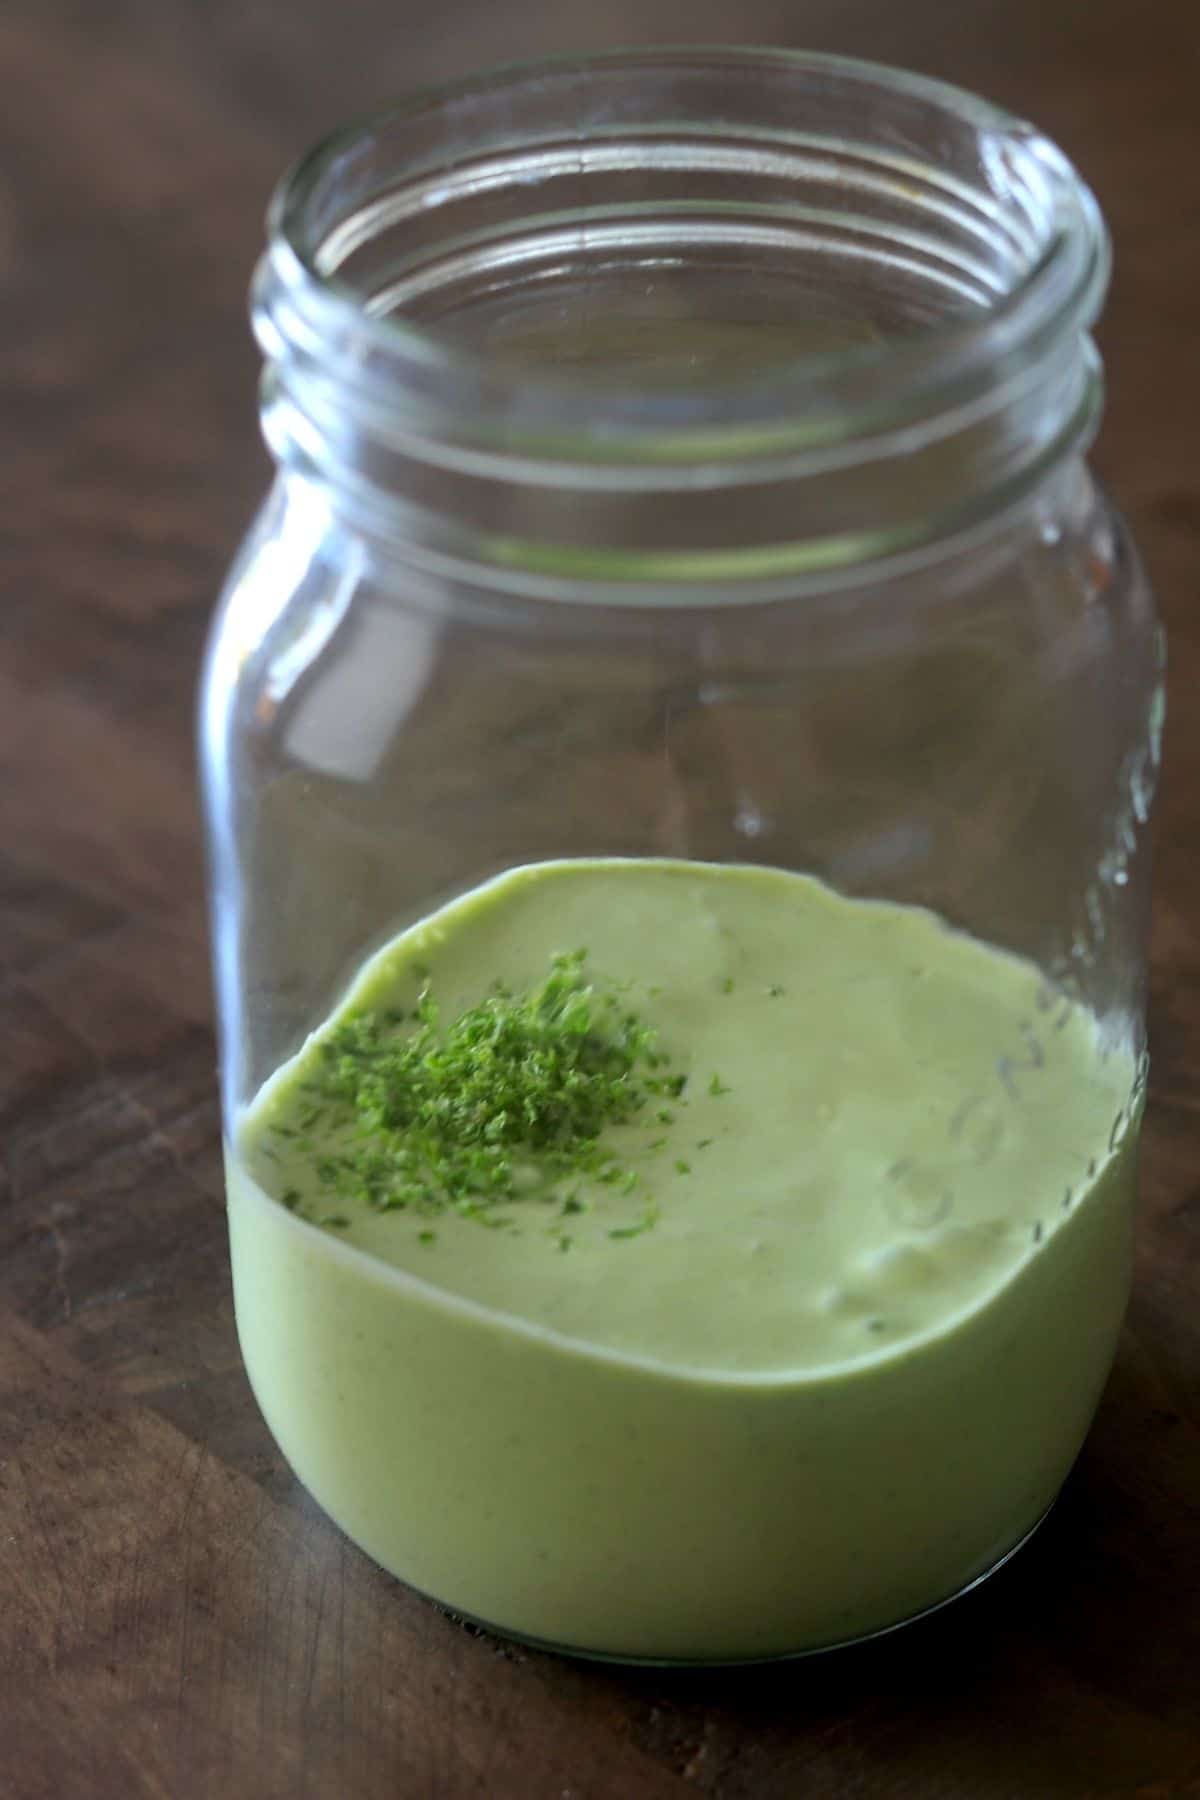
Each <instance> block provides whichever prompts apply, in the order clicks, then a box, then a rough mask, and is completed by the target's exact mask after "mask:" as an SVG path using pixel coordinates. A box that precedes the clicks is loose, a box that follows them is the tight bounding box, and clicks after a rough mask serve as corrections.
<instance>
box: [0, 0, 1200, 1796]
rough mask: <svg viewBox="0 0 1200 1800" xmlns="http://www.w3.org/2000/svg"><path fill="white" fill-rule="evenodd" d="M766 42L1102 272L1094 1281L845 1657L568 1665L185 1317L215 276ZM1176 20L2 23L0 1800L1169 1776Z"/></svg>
mask: <svg viewBox="0 0 1200 1800" xmlns="http://www.w3.org/2000/svg"><path fill="white" fill-rule="evenodd" d="M684 34H686V35H688V36H691V37H700V38H721V37H739V38H743V39H746V38H748V39H758V40H775V41H779V42H792V43H798V42H804V41H807V42H808V43H810V44H813V45H817V46H820V47H825V48H840V49H843V50H847V51H852V52H857V53H863V54H873V55H877V56H881V57H884V58H889V59H892V60H898V61H904V62H908V63H910V64H913V65H917V66H923V67H925V68H927V69H929V70H930V71H933V72H936V73H941V74H945V75H949V76H951V77H953V78H956V79H959V80H962V81H965V82H967V83H969V84H971V85H974V86H977V87H981V88H984V89H986V90H988V91H989V92H991V93H992V94H993V95H994V96H995V97H996V98H998V99H1000V100H1002V101H1004V102H1006V103H1008V104H1009V105H1011V106H1013V107H1015V108H1016V109H1018V110H1020V111H1023V112H1026V113H1029V114H1031V115H1033V116H1035V117H1036V118H1037V119H1038V120H1039V122H1040V123H1042V124H1043V125H1044V126H1045V127H1047V128H1048V129H1049V130H1050V131H1051V132H1052V133H1053V134H1054V135H1056V136H1057V137H1059V139H1060V140H1061V141H1063V142H1064V143H1065V145H1066V146H1067V147H1068V149H1069V150H1070V151H1071V152H1072V153H1073V154H1074V156H1075V157H1076V158H1077V160H1078V161H1079V162H1080V163H1081V164H1082V166H1083V167H1084V169H1085V170H1086V171H1087V173H1088V174H1089V176H1090V177H1091V179H1092V180H1093V182H1094V184H1095V185H1096V187H1097V188H1098V189H1099V191H1100V193H1101V195H1102V198H1103V200H1104V203H1105V206H1106V209H1107V212H1108V215H1109V218H1110V220H1111V222H1112V225H1113V229H1114V234H1115V239H1116V245H1117V253H1118V275H1117V281H1116V286H1115V290H1114V294H1113V299H1112V302H1111V305H1110V307H1109V311H1108V315H1107V321H1106V324H1105V327H1104V331H1103V338H1104V346H1105V350H1106V352H1107V356H1108V359H1109V364H1110V371H1111V406H1110V412H1109V419H1108V424H1107V427H1106V431H1105V435H1104V438H1103V441H1102V445H1101V450H1100V457H1099V461H1100V466H1101V468H1102V470H1103V472H1104V474H1105V476H1106V477H1107V478H1108V479H1109V481H1110V482H1111V483H1112V485H1113V486H1114V487H1115V489H1116V490H1117V492H1118V494H1119V495H1120V496H1121V498H1122V499H1123V501H1124V503H1125V506H1126V508H1127V511H1128V512H1129V514H1130V515H1131V518H1132V520H1133V523H1134V526H1135V528H1136V530H1137V532H1138V534H1139V536H1140V538H1141V541H1142V543H1143V545H1144V548H1145V550H1146V552H1147V555H1148V558H1149V561H1150V564H1151V568H1152V571H1153V574H1154V576H1155V579H1156V581H1157V584H1158V587H1159V591H1160V595H1161V599H1162V604H1163V610H1164V612H1165V615H1166V619H1167V623H1168V628H1169V631H1170V634H1171V653H1172V665H1171V704H1172V718H1171V724H1170V730H1169V737H1168V760H1167V774H1166V780H1165V785H1164V789H1163V793H1162V797H1161V803H1160V809H1159V814H1158V850H1159V860H1158V888H1157V913H1156V927H1155V940H1154V1015H1153V1024H1152V1029H1153V1040H1154V1049H1155V1064H1154V1078H1153V1083H1152V1096H1153V1097H1152V1103H1151V1106H1150V1112H1149V1117H1148V1120H1147V1125H1146V1139H1145V1141H1146V1152H1145V1161H1144V1169H1145V1174H1144V1186H1143V1195H1144V1200H1143V1209H1142V1214H1141V1224H1140V1235H1139V1253H1138V1266H1137V1284H1136V1293H1135V1298H1134V1302H1133V1306H1132V1309H1131V1312H1130V1317H1129V1324H1128V1329H1127V1331H1126V1333H1125V1337H1124V1340H1123V1343H1122V1347H1121V1352H1120V1356H1119V1359H1118V1363H1117V1367H1116V1370H1115V1373H1114V1375H1113V1378H1112V1382H1111V1384H1110V1387H1109V1390H1108V1393H1107V1396H1106V1398H1105V1401H1104V1404H1103V1407H1102V1410H1101V1413H1100V1417H1099V1420H1098V1422H1097V1425H1096V1428H1095V1431H1094V1433H1093V1435H1092V1438H1091V1440H1090V1443H1089V1446H1088V1448H1087V1451H1086V1453H1085V1455H1084V1457H1083V1459H1082V1462H1081V1464H1080V1466H1079V1468H1078V1470H1077V1472H1076V1474H1075V1476H1074V1477H1073V1478H1072V1480H1071V1482H1070V1485H1069V1487H1068V1490H1067V1493H1066V1495H1065V1497H1064V1499H1063V1501H1062V1502H1061V1504H1060V1506H1059V1508H1058V1510H1057V1512H1056V1513H1055V1515H1054V1517H1053V1519H1052V1521H1051V1523H1050V1524H1049V1525H1048V1526H1047V1527H1046V1529H1045V1530H1044V1531H1043V1532H1042V1534H1041V1535H1040V1537H1039V1538H1038V1539H1037V1541H1036V1542H1035V1544H1034V1545H1033V1546H1032V1547H1031V1548H1030V1549H1029V1550H1028V1551H1027V1552H1026V1553H1025V1554H1024V1555H1022V1556H1021V1557H1020V1558H1019V1559H1018V1560H1017V1562H1016V1563H1015V1564H1014V1565H1012V1566H1011V1568H1010V1569H1009V1570H1007V1571H1006V1572H1005V1573H1004V1574H1003V1575H1002V1576H1000V1577H998V1578H997V1579H996V1580H995V1581H994V1582H993V1583H991V1584H990V1585H989V1586H988V1587H987V1588H985V1589H984V1590H983V1591H982V1592H981V1593H980V1594H979V1595H978V1596H977V1597H974V1598H972V1599H970V1600H969V1601H967V1602H964V1603H963V1604H962V1605H960V1606H959V1607H957V1608H954V1609H952V1610H951V1611H950V1612H948V1613H946V1614H944V1615H942V1616H941V1617H940V1618H938V1619H936V1620H935V1621H932V1622H930V1623H929V1624H927V1625H925V1626H922V1627H919V1628H915V1629H913V1630H912V1631H910V1632H908V1633H906V1634H903V1635H902V1636H901V1637H900V1638H899V1639H895V1640H891V1641H888V1642H885V1643H883V1644H880V1645H878V1646H876V1647H873V1648H869V1649H866V1650H861V1651H857V1652H849V1653H844V1654H842V1655H839V1656H836V1657H833V1658H827V1659H824V1660H820V1661H817V1662H810V1663H802V1664H797V1665H791V1666H783V1667H777V1668H775V1669H772V1670H769V1671H765V1672H764V1671H761V1670H760V1671H757V1672H745V1673H738V1674H728V1673H726V1674H711V1675H703V1676H695V1675H691V1676H687V1677H684V1676H679V1675H670V1674H652V1673H640V1674H629V1673H623V1672H619V1671H615V1670H604V1669H589V1668H586V1667H582V1666H576V1665H572V1664H570V1663H567V1662H562V1661H557V1660H555V1659H553V1658H548V1657H544V1656H540V1655H536V1654H533V1653H528V1652H525V1651H519V1650H514V1649H511V1648H506V1647H503V1646H501V1645H499V1644H498V1643H495V1642H493V1641H491V1640H489V1639H487V1638H485V1637H482V1636H479V1635H476V1634H473V1633H471V1632H469V1631H467V1630H465V1629H463V1628H462V1627H460V1626H458V1625H456V1624H454V1623H452V1622H451V1621H449V1620H448V1619H446V1618H444V1617H442V1616H441V1615H440V1614H439V1613H437V1612H436V1611H435V1610H434V1609H433V1608H432V1607H430V1606H429V1605H427V1604H425V1603H424V1602H422V1601H421V1600H419V1599H417V1598H415V1597H414V1596H413V1595H411V1594H409V1593H407V1592H406V1591H405V1590H404V1589H402V1588H401V1587H399V1586H398V1585H397V1584H396V1583H395V1582H393V1581H391V1580H389V1579H387V1578H386V1577H385V1576H383V1575H382V1574H380V1573H379V1571H378V1570H377V1569H375V1568H374V1567H373V1566H372V1565H371V1564H369V1563H368V1562H367V1561H366V1560H365V1558H363V1557H362V1556H361V1555H359V1554H358V1553H357V1552H356V1551H355V1550H353V1549H352V1548H351V1547H350V1546H349V1545H348V1544H346V1543H345V1542H344V1541H343V1540H342V1538H341V1537H340V1536H339V1534H338V1533H337V1532H336V1531H335V1530H334V1528H333V1527H332V1526H331V1525H330V1524H328V1523H327V1522H326V1521H325V1520H324V1519H323V1518H322V1517H321V1516H320V1515H319V1514H318V1512H317V1511H316V1509H315V1508H314V1507H313V1506H312V1505H311V1503H310V1502H309V1501H308V1500H307V1499H306V1498H305V1496H304V1495H303V1493H302V1492H301V1491H300V1490H299V1488H298V1487H297V1486H296V1484H295V1482H294V1480H293V1479H292V1478H291V1476H290V1475H289V1474H288V1472H287V1470H286V1469H285V1468H284V1466H283V1465H282V1462H281V1460H280V1458H279V1456H278V1454H277V1452H276V1451H275V1449H274V1448H273V1446H272V1444H271V1442H270V1440H269V1438H268V1436H267V1434H266V1431H265V1428H264V1427H263V1425H262V1423H261V1421H260V1419H259V1417H258V1414H257V1412H256V1410H255V1408H254V1405H253V1402H252V1400H251V1398H250V1395H249V1391H248V1389H247V1387H246V1383H245V1380H244V1377H243V1374H242V1371H241V1366H240V1363H239V1358H238V1352H237V1346H236V1342H235V1338H234V1331H233V1322H232V1314H231V1306H230V1297H229V1284H228V1274H227V1267H226V1252H225V1227H224V1217H223V1210H222V1189H221V1175H220V1167H219V1161H218V1149H217V1118H216V1110H215V1099H214V1066H213V1048H212V1038H211V1030H210V1022H209V990H208V971H207V949H206V944H205V938H204V917H203V904H202V893H201V873H200V858H199V849H198V834H197V824H196V817H195V810H194V799H193V788H194V778H193V765H192V747H191V709H192V695H193V687H194V681H195V674H196V666H197V658H198V654H199V649H200V644H201V639H202V634H203V631H204V626H205V619H206V613H207V610H208V607H209V605H210V603H211V600H212V596H213V594H214V592H215V590H216V587H217V585H218V582H219V579H220V574H221V570H222V567H223V564H224V563H225V561H226V560H227V558H228V556H229V554H230V552H231V550H232V549H233V546H234V544H235V541H236V539H237V537H238V535H239V533H240V530H241V528H242V526H243V523H244V522H245V521H246V519H247V518H248V516H249V515H250V513H251V511H252V510H253V508H254V506H255V504H256V500H257V497H258V494H259V492H260V490H261V488H262V485H263V482H264V477H265V461H264V457H263V454H262V452H261V450H260V449H259V447H258V442H257V435H256V428H255V418H254V381H255V361H254V356H253V353H252V349H251V346H250V342H249V338H248V334H247V331H246V329H245V326H244V322H243V295H244V289H245V284H246V279H247V275H248V271H249V268H250V264H251V261H252V259H253V257H254V255H255V253H256V250H257V247H258V243H259V236H260V219H261V213H262V207H263V203H264V199H265V196H266V193H267V190H268V187H269V185H270V183H271V181H272V180H273V178H274V177H275V175H276V174H277V172H278V171H279V170H280V169H281V167H282V166H283V164H284V163H285V162H286V161H287V160H288V159H289V158H290V157H291V156H292V154H294V153H295V152H296V151H297V150H298V149H300V148H301V147H302V146H303V145H304V144H305V143H306V142H307V141H308V140H309V139H310V138H311V137H313V136H314V135H315V134H316V133H317V132H318V131H319V130H321V129H323V128H324V127H325V126H327V125H328V124H330V123H332V122H333V121H334V120H336V119H337V118H338V117H340V116H341V115H343V114H346V113H348V112H352V111H353V110H355V109H357V108H359V107H361V106H362V105H363V104H364V103H367V102H371V101H374V100H376V99H378V98H381V97H384V96H386V95H387V94H388V93H389V92H394V91H396V90H398V89H400V88H402V87H404V86H406V85H407V84H409V83H411V82H412V81H413V80H414V79H417V78H424V77H425V76H427V75H432V74H437V75H441V74H445V73H447V72H450V71H453V70H455V69H462V68H465V67H468V66H470V65H473V64H475V63H480V62H485V61H488V60H492V59H495V58H497V57H499V56H502V55H503V56H508V55H512V54H518V53H532V52H535V51H540V50H542V49H550V48H564V47H578V46H593V45H604V44H613V43H617V42H621V41H640V40H655V39H657V40H663V39H668V38H672V37H679V36H681V35H684ZM1198 91H1200V18H1198V16H1197V13H1196V10H1195V7H1194V6H1193V5H1192V4H1191V3H1190V0H1141V4H1139V5H1138V6H1136V7H1134V6H1130V5H1129V4H1128V0H1090V3H1089V4H1086V5H1085V4H1084V0H1005V3H1004V4H999V3H998V0H959V3H958V4H957V5H951V4H948V3H946V0H906V3H905V4H895V3H893V0H813V3H812V4H809V5H800V4H797V3H796V0H786V3H785V0H743V4H742V5H741V6H740V7H733V6H729V5H725V4H720V3H718V0H690V4H689V6H688V7H687V8H682V7H676V6H675V5H673V4H671V0H640V3H639V4H636V5H635V4H633V3H632V0H614V4H613V5H612V6H610V7H609V8H608V9H607V10H605V11H601V10H599V9H597V8H596V7H595V6H594V5H588V6H586V7H585V6H584V5H583V4H582V0H558V3H557V4H556V3H554V0H514V3H513V4H504V3H503V0H491V3H490V4H489V3H488V0H474V4H471V3H464V0H456V3H455V0H451V3H450V4H443V5H442V6H440V7H438V8H430V9H426V8H420V9H417V8H415V7H410V8H405V6H404V5H403V4H402V3H400V4H398V3H397V0H348V3H343V4H337V3H335V0H289V4H286V5H284V4H277V5H272V4H270V3H269V0H105V4H103V5H99V4H97V3H96V0H5V3H4V6H3V9H2V10H0V446H2V449H3V459H2V463H0V467H2V469H3V485H2V489H0V493H2V501H0V601H2V604H0V998H2V1006H3V1030H2V1031H0V1125H2V1130H3V1137H2V1140H0V1145H2V1161H0V1795H3V1796H4V1797H5V1800H9V1797H19V1800H34V1797H38V1800H41V1797H42V1796H45V1797H47V1800H74V1797H75V1796H90V1795H100V1796H107V1795H113V1796H141V1795H156V1796H158V1795H161V1796H169V1797H170V1800H191V1797H192V1796H206V1797H207V1796H221V1797H222V1800H227V1797H232V1800H239V1797H240V1796H255V1797H259V1796H262V1797H267V1800H269V1797H271V1796H288V1797H290V1796H321V1797H324V1796H330V1797H340V1796H349V1797H351V1800H356V1797H358V1796H362V1797H363V1800H374V1797H375V1796H385V1795H386V1796H402V1797H408V1796H442V1795H445V1796H451V1797H454V1800H457V1797H459V1796H463V1797H466V1796H499V1797H502V1800H503V1797H507V1796H514V1797H518V1800H602V1797H607V1796H621V1797H624V1796H635V1797H640V1796H650V1797H652V1800H668V1797H669V1796H684V1795H689V1794H692V1795H705V1794H707V1795H715V1796H727V1797H728V1800H792V1797H795V1796H803V1797H805V1800H807V1797H810V1796H811V1797H821V1796H827V1795H830V1796H833V1795H836V1796H873V1795H880V1796H897V1797H899V1796H906V1797H907V1796H920V1797H928V1800H941V1797H944V1800H976V1797H978V1800H982V1797H984V1796H986V1797H988V1800H991V1797H993V1796H995V1797H1001V1796H1003V1797H1007V1796H1022V1797H1023V1796H1031V1797H1035V1800H1037V1797H1041V1796H1058V1795H1068V1796H1076V1795H1089V1796H1090V1795H1110V1794H1111V1795H1128V1796H1133V1795H1137V1796H1140V1797H1142V1800H1151V1797H1152V1796H1153V1797H1155V1800H1157V1797H1159V1796H1166V1795H1177V1794H1179V1795H1183V1794H1200V1185H1198V1183H1200V1174H1198V1170H1200V1158H1198V1156H1197V1142H1198V1127H1200V1095H1198V1090H1197V1075H1198V1073H1200V952H1198V948H1197V935H1198V927H1200V844H1198V840H1197V834H1196V816H1197V806H1198V804H1200V800H1198V795H1200V714H1198V712H1197V706H1196V699H1197V694H1198V693H1200V614H1198V610H1197V606H1196V601H1195V589H1196V575H1197V569H1198V568H1200V438H1198V435H1197V428H1196V419H1197V412H1198V407H1197V401H1198V399H1200V393H1198V388H1200V380H1198V377H1200V347H1198V344H1200V331H1198V328H1197V317H1198V316H1200V127H1198V123H1197V121H1198V118H1200V103H1198V102H1197V98H1196V96H1197V92H1198Z"/></svg>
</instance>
